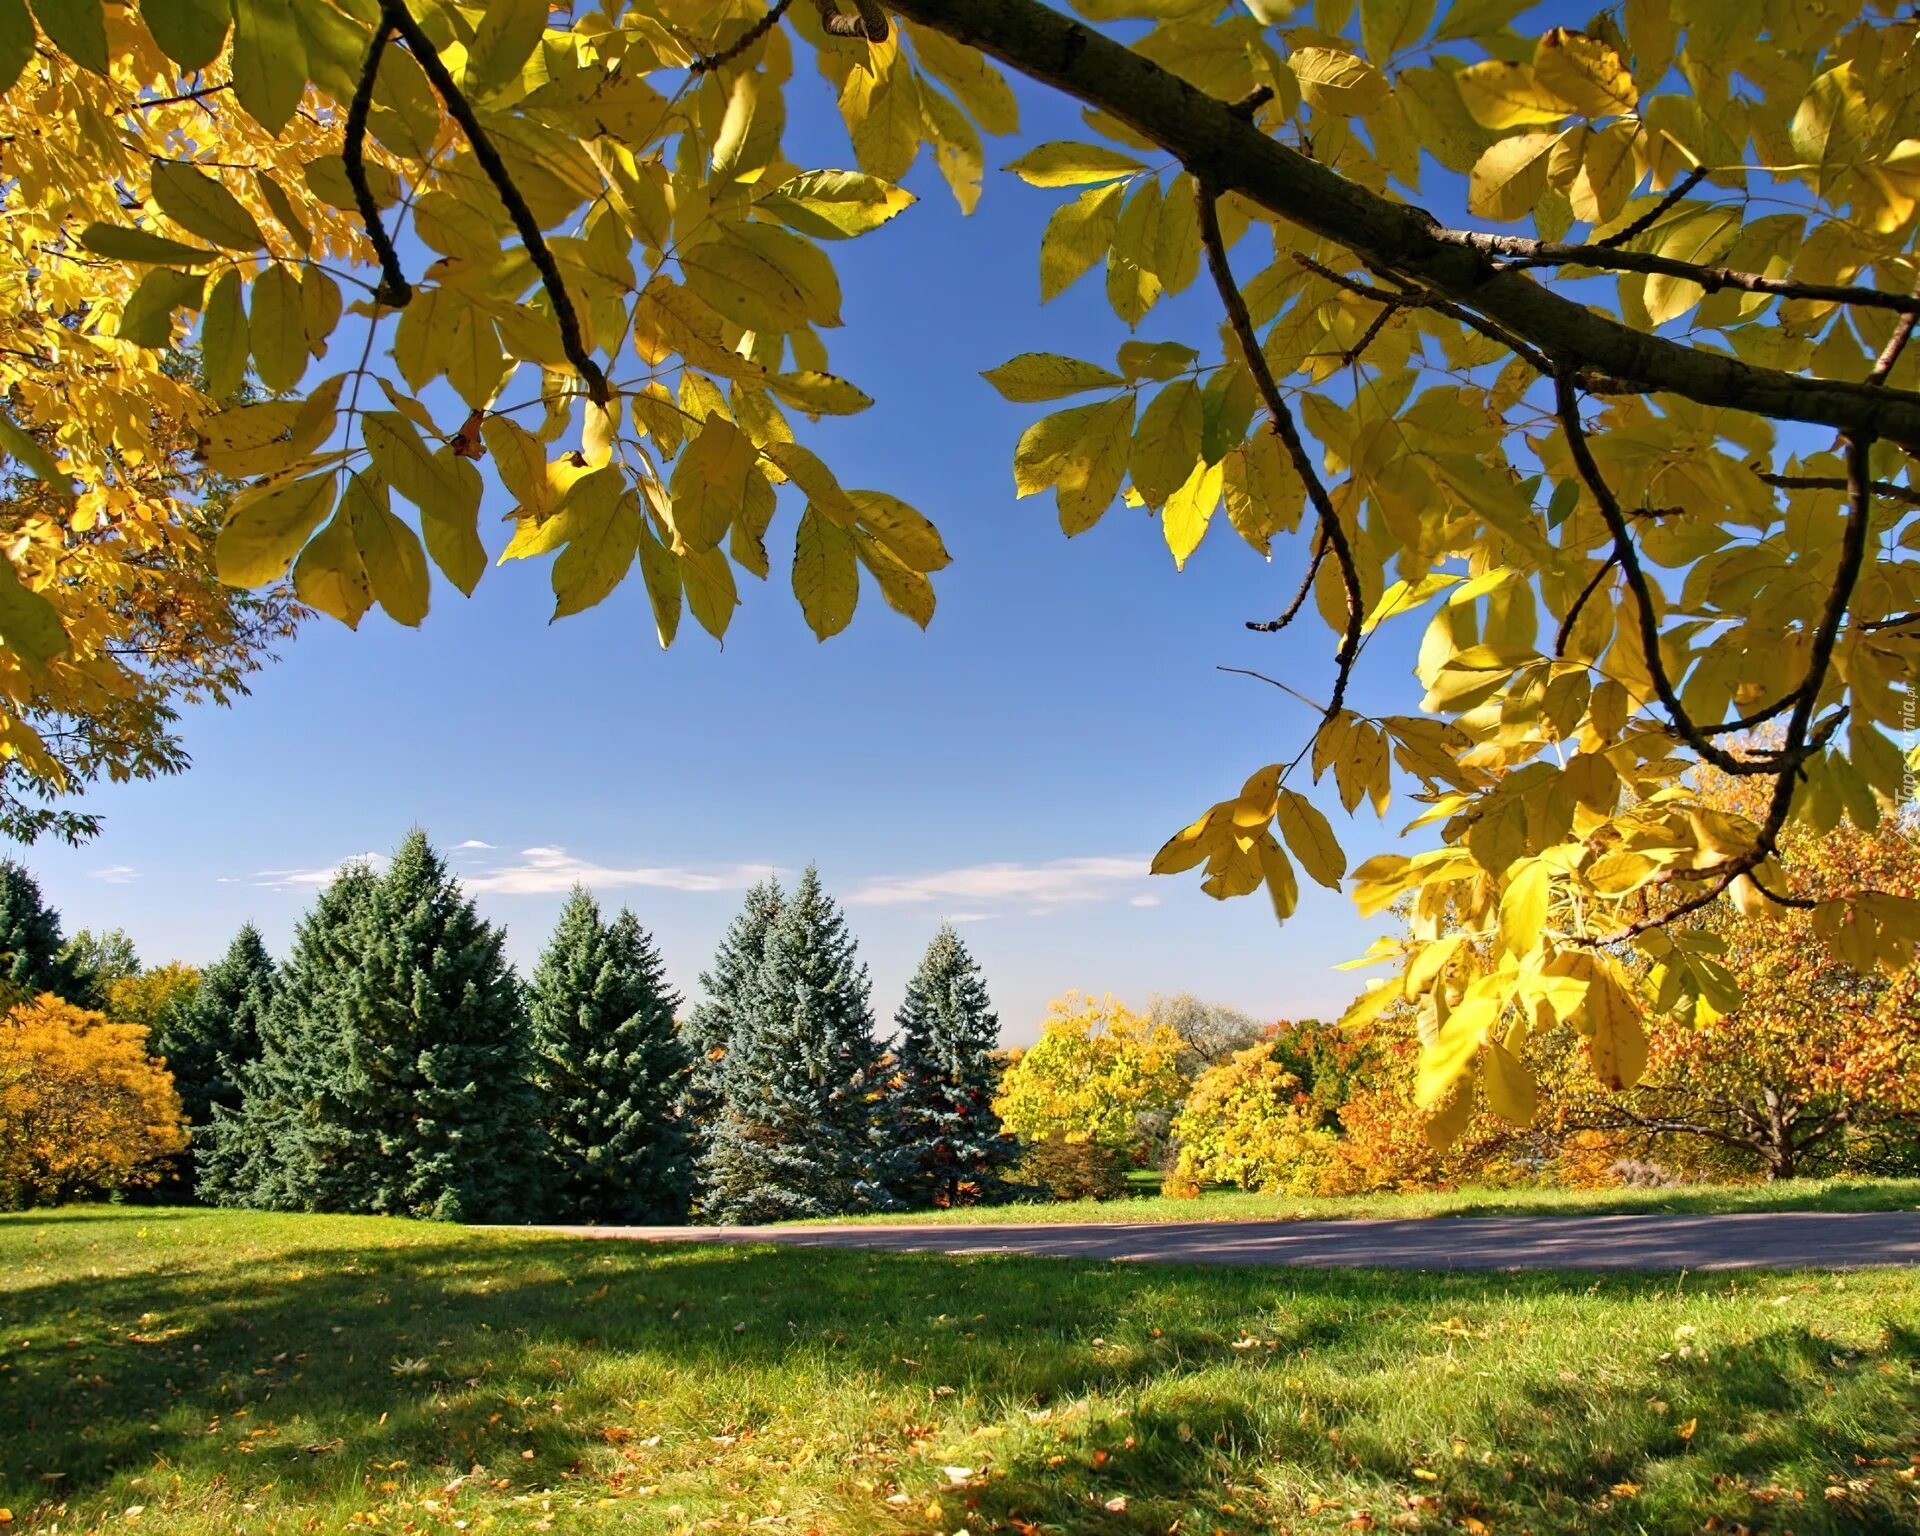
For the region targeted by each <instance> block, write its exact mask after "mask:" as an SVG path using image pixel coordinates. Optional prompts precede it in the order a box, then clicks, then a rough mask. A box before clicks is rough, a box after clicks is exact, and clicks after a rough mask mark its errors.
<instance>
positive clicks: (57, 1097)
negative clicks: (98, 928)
mask: <svg viewBox="0 0 1920 1536" xmlns="http://www.w3.org/2000/svg"><path fill="white" fill-rule="evenodd" d="M186 1144H187V1135H186V1129H185V1126H184V1123H183V1117H182V1115H181V1111H180V1099H179V1096H178V1095H177V1094H175V1092H174V1090H173V1079H172V1077H171V1076H170V1075H169V1074H168V1073H167V1072H166V1070H165V1069H164V1068H163V1067H162V1066H160V1065H159V1064H158V1063H157V1062H155V1061H154V1060H153V1058H151V1057H150V1056H148V1054H147V1032H146V1030H145V1029H144V1028H142V1027H141V1026H140V1025H137V1024H115V1023H112V1022H110V1021H109V1020H108V1019H107V1018H106V1017H105V1016H104V1015H102V1014H98V1013H94V1012H92V1011H90V1010H88V1009H85V1008H76V1007H75V1006H74V1005H73V1004H71V1003H67V1002H63V1001H61V999H59V998H57V997H54V996H53V995H52V994H51V993H42V994H41V995H40V996H39V997H37V998H34V999H33V1000H31V1001H29V1002H23V1003H20V1004H19V1005H17V1006H16V1007H14V1008H13V1009H12V1010H10V1011H9V1012H8V1013H7V1014H6V1016H5V1017H4V1018H0V1208H12V1207H19V1206H28V1205H43V1204H54V1203H57V1202H59V1201H62V1200H70V1199H73V1198H75V1197H77V1196H79V1195H83V1194H93V1193H101V1192H106V1191H112V1190H118V1189H128V1188H133V1187H137V1186H139V1185H142V1184H147V1183H151V1182H153V1180H154V1179H156V1178H157V1177H158V1176H159V1175H160V1173H161V1172H162V1171H163V1170H164V1166H165V1162H166V1159H168V1158H169V1157H171V1156H172V1155H173V1154H174V1153H176V1152H179V1151H180V1150H181V1149H182V1148H183V1147H185V1146H186Z"/></svg>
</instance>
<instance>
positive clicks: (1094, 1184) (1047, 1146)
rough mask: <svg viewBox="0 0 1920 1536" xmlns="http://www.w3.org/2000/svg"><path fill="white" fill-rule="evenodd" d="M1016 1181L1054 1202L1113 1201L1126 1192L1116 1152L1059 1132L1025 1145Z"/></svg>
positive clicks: (1123, 1175)
mask: <svg viewBox="0 0 1920 1536" xmlns="http://www.w3.org/2000/svg"><path fill="white" fill-rule="evenodd" d="M1018 1178H1019V1181H1020V1182H1021V1183H1022V1184H1028V1185H1032V1186H1035V1187H1037V1188H1039V1189H1042V1190H1044V1191H1046V1193H1047V1194H1048V1195H1050V1196H1051V1197H1052V1198H1053V1199H1055V1200H1115V1199H1118V1198H1119V1197H1120V1196H1121V1195H1124V1194H1125V1193H1126V1192H1127V1174H1126V1169H1125V1168H1124V1167H1123V1166H1122V1164H1121V1160H1120V1155H1119V1154H1118V1153H1117V1152H1115V1151H1114V1150H1113V1149H1112V1148H1111V1147H1105V1146H1102V1145H1101V1144H1100V1143H1098V1142H1095V1141H1087V1140H1084V1139H1080V1140H1076V1139H1075V1138H1073V1137H1071V1136H1068V1135H1066V1134H1065V1133H1063V1132H1060V1131H1054V1132H1052V1133H1051V1134H1049V1135H1046V1136H1039V1137H1036V1138H1034V1139H1033V1140H1032V1141H1030V1142H1028V1143H1027V1145H1026V1152H1025V1155H1024V1156H1023V1157H1022V1158H1021V1160H1020V1165H1019V1169H1018Z"/></svg>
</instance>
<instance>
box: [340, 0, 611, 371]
mask: <svg viewBox="0 0 1920 1536" xmlns="http://www.w3.org/2000/svg"><path fill="white" fill-rule="evenodd" d="M382 16H383V20H384V24H385V25H386V26H387V27H390V28H391V29H392V30H393V31H394V32H397V33H398V34H399V35H400V39H401V41H402V42H404V43H405V44H406V45H407V48H408V50H409V51H410V52H411V53H412V54H413V56H414V59H415V60H416V61H417V62H418V64H419V65H420V68H421V69H422V70H424V71H425V72H426V76H427V79H428V80H429V81H430V82H431V83H432V85H433V88H434V90H435V91H437V92H439V95H440V99H441V101H443V102H444V103H446V108H447V111H448V113H449V114H450V115H451V116H452V118H453V120H454V121H455V122H456V123H458V124H459V125H460V131H461V132H462V133H464V134H466V136H467V143H468V145H469V146H471V147H472V149H473V158H474V159H475V160H477V161H479V162H480V169H481V170H483V171H485V172H486V173H487V179H488V180H489V181H491V182H492V183H493V189H494V191H495V192H496V193H498V194H499V197H500V201H501V203H502V204H504V205H505V207H506V210H507V216H508V217H509V218H511V219H512V220H513V227H514V229H515V231H516V232H517V233H518V234H519V236H520V243H521V244H522V245H524V246H525V247H526V250H527V258H528V260H530V261H531V262H532V263H533V266H534V270H535V271H537V272H538V273H539V274H540V282H541V285H542V286H543V287H544V288H545V289H546V290H547V299H548V302H550V303H551V304H552V305H553V319H554V324H555V325H556V326H557V327H558V328H559V331H560V346H561V349H562V350H563V351H565V353H566V354H567V361H568V362H570V363H572V364H573V367H574V371H575V372H576V373H578V374H579V375H580V377H581V378H582V379H584V380H585V381H586V385H587V397H588V398H589V399H591V400H592V401H593V402H594V404H596V405H605V404H606V403H607V401H608V400H609V399H610V398H611V391H610V390H609V389H608V387H607V376H606V375H605V374H604V373H602V372H601V371H600V365H599V364H598V363H596V362H595V361H594V360H593V354H592V353H591V352H590V351H589V350H588V349H587V343H586V338H585V337H584V336H583V335H582V333H581V330H580V317H579V315H578V314H577V313H576V312H575V310H574V307H573V296H572V295H571V294H569V293H568V292H567V285H566V283H565V282H563V281H562V280H561V277H560V267H559V264H558V263H557V262H555V261H554V259H553V252H552V251H551V250H550V249H548V246H547V240H546V236H545V235H544V234H542V233H541V230H540V221H539V220H538V219H536V218H535V217H534V216H533V210H532V209H530V208H528V207H527V200H526V198H524V197H522V196H521V195H520V189H519V187H517V186H515V185H514V180H513V177H512V175H511V174H509V172H508V171H507V167H506V162H505V161H503V160H502V159H501V158H500V152H499V151H498V150H497V149H495V148H494V146H493V140H492V139H490V138H489V137H488V136H487V131H486V129H485V128H483V127H481V125H480V119H479V118H477V117H476V116H474V112H473V106H472V103H470V102H469V101H468V100H467V98H466V96H465V94H464V93H462V91H461V89H460V87H459V86H458V85H457V84H455V82H454V78H453V76H452V75H451V74H449V73H448V71H447V66H446V65H445V64H444V63H443V62H442V61H441V58H440V54H439V52H438V51H437V50H436V49H435V48H434V46H433V39H432V38H430V37H428V36H427V34H426V33H425V32H424V31H422V30H421V27H420V23H419V22H417V21H415V20H414V18H413V13H412V12H411V11H410V10H408V9H407V6H406V0H386V8H385V10H384V11H383V12H382ZM369 90H371V87H369Z"/></svg>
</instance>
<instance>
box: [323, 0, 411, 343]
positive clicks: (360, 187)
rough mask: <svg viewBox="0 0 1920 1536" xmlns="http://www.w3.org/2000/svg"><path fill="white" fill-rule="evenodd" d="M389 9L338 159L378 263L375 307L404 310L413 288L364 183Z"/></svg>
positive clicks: (389, 29)
mask: <svg viewBox="0 0 1920 1536" xmlns="http://www.w3.org/2000/svg"><path fill="white" fill-rule="evenodd" d="M393 30H394V27H393V20H392V8H391V7H389V8H388V10H387V11H386V12H383V13H382V15H381V18H380V20H379V22H378V23H376V24H375V26H374V29H373V40H372V41H371V42H369V43H368V44H367V58H366V62H365V63H364V64H362V65H361V66H360V79H359V81H358V83H357V84H355V86H354V88H353V100H352V101H351V102H349V103H348V104H347V125H346V137H345V139H344V140H342V142H341V146H340V158H341V160H342V161H344V162H345V164H346V168H347V184H348V185H349V186H351V187H352V188H353V201H354V205H355V206H356V207H357V208H358V209H359V210H360V222H361V223H362V224H364V225H365V226H366V229H367V239H368V240H369V241H371V242H372V244H373V253H374V255H375V256H376V257H378V258H379V262H380V286H379V287H378V288H376V289H374V292H373V298H374V302H375V303H376V304H385V305H386V306H387V307H388V308H390V309H405V308H406V307H407V305H408V304H409V303H410V302H412V299H413V285H412V284H411V283H409V282H408V281H407V274H406V269H405V268H403V267H402V266H401V265H400V253H399V252H398V251H396V250H395V249H394V248H393V241H392V240H391V239H389V238H388V236H387V226H386V225H385V223H383V222H382V220H381V218H380V204H379V201H378V200H377V199H376V198H375V197H374V195H373V186H372V184H371V183H370V182H369V181H368V180H367V117H368V115H369V114H370V113H371V112H372V110H373V85H374V81H375V80H376V79H377V78H378V76H379V74H380V59H381V56H382V55H383V54H385V53H386V51H387V39H388V38H390V37H391V36H393Z"/></svg>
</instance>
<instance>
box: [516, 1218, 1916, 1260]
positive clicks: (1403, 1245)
mask: <svg viewBox="0 0 1920 1536" xmlns="http://www.w3.org/2000/svg"><path fill="white" fill-rule="evenodd" d="M538 1230H542V1231H548V1232H556V1233H565V1234H569V1235H572V1236H577V1237H593V1238H606V1239H625V1240H630V1241H635V1242H652V1243H778V1244H782V1245H785V1246H788V1247H794V1248H859V1249H866V1250H868V1251H871V1252H876V1253H943V1254H990V1253H1014V1254H1032V1255H1037V1256H1040V1257H1045V1258H1059V1259H1103V1260H1120V1261H1126V1262H1134V1263H1149V1264H1270V1265H1296V1264H1305V1265H1315V1266H1320V1267H1336V1268H1349V1269H1364V1268H1382V1269H1463V1270H1465V1269H1473V1270H1503V1269H1592V1270H1605V1269H1645V1270H1678V1269H1691V1270H1701V1269H1707V1270H1713V1269H1858V1268H1861V1267H1864V1266H1868V1265H1881V1264H1920V1211H1887V1212H1866V1211H1847V1212H1838V1211H1741V1212H1737V1213H1731V1214H1727V1215H1719V1216H1674V1215H1658V1214H1648V1215H1624V1216H1437V1217H1429V1218H1426V1219H1421V1220H1408V1221H1368V1220H1352V1221H1186V1222H1166V1223H1131V1224H1123V1223H1117V1222H1114V1223H1109V1222H1098V1223H1094V1222H1088V1223H1080V1224H1075V1225H1059V1226H1054V1225H1045V1224H1025V1225H1021V1224H1015V1223H999V1222H995V1223H991V1224H983V1225H977V1226H975V1225H968V1226H958V1225H954V1226H948V1225H934V1224H931V1223H928V1224H924V1225H917V1226H858V1225H849V1226H777V1227H543V1228H540V1229H538Z"/></svg>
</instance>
